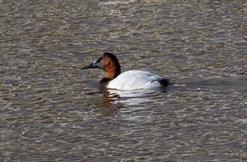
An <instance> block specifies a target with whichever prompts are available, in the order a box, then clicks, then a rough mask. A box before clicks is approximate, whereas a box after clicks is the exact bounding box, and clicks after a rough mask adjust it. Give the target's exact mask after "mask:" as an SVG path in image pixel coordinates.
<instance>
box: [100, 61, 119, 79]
mask: <svg viewBox="0 0 247 162" xmlns="http://www.w3.org/2000/svg"><path fill="white" fill-rule="evenodd" d="M105 71H106V73H105V76H104V78H103V79H102V80H101V82H102V81H103V82H108V81H111V80H113V79H114V78H116V77H117V76H118V75H119V74H120V73H121V69H120V65H119V64H112V65H110V66H108V68H106V69H105Z"/></svg>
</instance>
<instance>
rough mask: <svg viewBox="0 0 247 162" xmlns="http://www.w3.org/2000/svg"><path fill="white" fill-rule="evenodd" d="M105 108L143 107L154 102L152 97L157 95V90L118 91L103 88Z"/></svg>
mask: <svg viewBox="0 0 247 162" xmlns="http://www.w3.org/2000/svg"><path fill="white" fill-rule="evenodd" d="M100 90H101V92H102V94H103V97H104V99H103V105H104V107H112V106H113V105H114V106H116V107H126V106H142V105H144V104H147V103H151V102H152V96H154V95H157V90H155V89H150V90H133V91H132V90H128V91H125V90H117V89H109V88H106V87H105V86H102V87H101V89H100Z"/></svg>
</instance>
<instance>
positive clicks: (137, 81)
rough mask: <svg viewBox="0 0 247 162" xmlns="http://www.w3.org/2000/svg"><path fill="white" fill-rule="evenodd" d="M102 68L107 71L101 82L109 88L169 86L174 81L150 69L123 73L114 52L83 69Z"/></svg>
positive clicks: (126, 88)
mask: <svg viewBox="0 0 247 162" xmlns="http://www.w3.org/2000/svg"><path fill="white" fill-rule="evenodd" d="M94 68H98V69H102V70H104V71H105V75H104V77H103V78H102V79H101V80H100V83H102V84H106V87H107V88H109V89H117V90H140V89H153V88H161V87H167V86H169V85H171V84H173V82H172V81H171V80H170V79H168V78H166V77H162V76H159V75H157V74H154V73H152V72H149V71H142V70H129V71H125V72H123V73H121V66H120V63H119V61H118V59H117V57H116V56H115V55H114V54H113V53H108V52H105V53H103V55H102V56H101V57H100V58H98V59H96V60H95V61H93V62H92V63H91V64H89V65H87V66H85V67H83V68H82V69H83V70H84V69H94Z"/></svg>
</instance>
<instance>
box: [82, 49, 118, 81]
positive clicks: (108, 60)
mask: <svg viewBox="0 0 247 162" xmlns="http://www.w3.org/2000/svg"><path fill="white" fill-rule="evenodd" d="M94 68H99V69H102V70H104V71H105V72H106V73H105V76H104V78H103V79H102V80H101V82H107V81H110V80H112V79H114V78H116V77H117V76H118V75H119V74H120V73H121V68H120V64H119V62H118V59H117V57H116V56H115V55H114V54H112V53H104V54H103V55H102V56H101V57H100V58H98V59H96V60H95V61H93V62H92V63H91V64H89V65H88V66H85V67H83V68H82V69H94Z"/></svg>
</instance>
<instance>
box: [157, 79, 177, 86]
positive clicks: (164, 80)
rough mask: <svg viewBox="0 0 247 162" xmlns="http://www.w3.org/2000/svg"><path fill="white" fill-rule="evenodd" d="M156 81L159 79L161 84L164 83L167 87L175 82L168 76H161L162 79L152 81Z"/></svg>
mask: <svg viewBox="0 0 247 162" xmlns="http://www.w3.org/2000/svg"><path fill="white" fill-rule="evenodd" d="M154 81H158V82H159V83H160V84H161V85H163V86H164V87H167V86H168V85H172V84H174V82H173V81H171V80H170V79H167V78H160V79H155V80H153V81H152V82H154Z"/></svg>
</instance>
